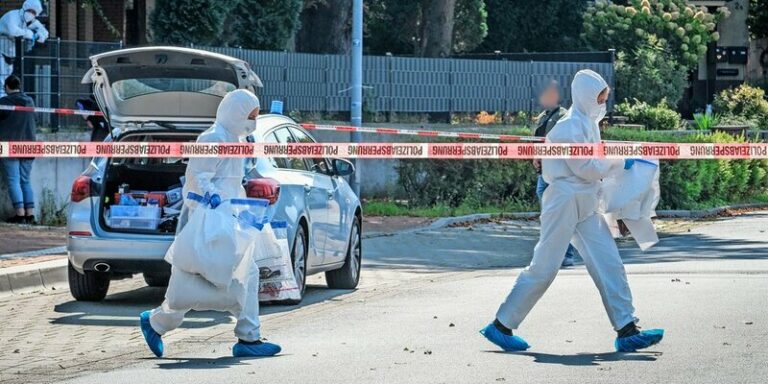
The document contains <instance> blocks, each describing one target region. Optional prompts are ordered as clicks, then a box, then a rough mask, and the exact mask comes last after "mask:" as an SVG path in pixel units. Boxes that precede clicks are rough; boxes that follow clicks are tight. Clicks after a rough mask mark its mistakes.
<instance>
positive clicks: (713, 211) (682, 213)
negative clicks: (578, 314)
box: [363, 203, 768, 239]
mask: <svg viewBox="0 0 768 384" xmlns="http://www.w3.org/2000/svg"><path fill="white" fill-rule="evenodd" d="M763 208H765V209H768V203H754V204H734V205H725V206H722V207H715V208H710V209H700V210H687V209H677V210H660V211H656V215H657V217H663V218H691V219H699V218H704V217H712V216H717V215H719V214H721V213H723V212H725V211H727V210H729V209H763ZM539 215H540V212H510V213H476V214H473V215H465V216H453V217H441V218H439V219H437V220H435V221H433V222H432V223H431V224H429V225H427V226H423V227H418V228H410V229H404V230H400V231H394V232H372V233H368V234H363V239H373V238H377V237H386V236H395V235H399V234H408V233H416V232H423V231H430V230H435V229H442V228H446V227H450V226H452V225H459V224H471V223H474V222H477V221H480V220H489V219H492V218H502V219H505V218H510V219H517V220H530V219H535V218H537V217H539Z"/></svg>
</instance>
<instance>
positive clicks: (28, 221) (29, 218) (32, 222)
mask: <svg viewBox="0 0 768 384" xmlns="http://www.w3.org/2000/svg"><path fill="white" fill-rule="evenodd" d="M24 224H29V225H37V221H35V215H29V216H24Z"/></svg>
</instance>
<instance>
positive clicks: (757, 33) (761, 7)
mask: <svg viewBox="0 0 768 384" xmlns="http://www.w3.org/2000/svg"><path fill="white" fill-rule="evenodd" d="M747 25H749V33H750V34H751V35H752V38H753V39H761V38H764V37H768V0H749V13H748V14H747Z"/></svg>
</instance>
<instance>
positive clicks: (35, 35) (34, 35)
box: [32, 32, 40, 42]
mask: <svg viewBox="0 0 768 384" xmlns="http://www.w3.org/2000/svg"><path fill="white" fill-rule="evenodd" d="M39 37H40V35H38V34H37V32H33V33H32V41H33V42H37V39H38V38H39Z"/></svg>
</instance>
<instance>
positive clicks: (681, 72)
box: [616, 36, 688, 108]
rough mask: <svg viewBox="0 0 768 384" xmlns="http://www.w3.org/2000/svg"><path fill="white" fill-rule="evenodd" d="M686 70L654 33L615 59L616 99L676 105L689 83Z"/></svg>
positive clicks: (620, 53)
mask: <svg viewBox="0 0 768 384" xmlns="http://www.w3.org/2000/svg"><path fill="white" fill-rule="evenodd" d="M687 73H688V70H687V68H685V67H684V66H681V65H678V64H677V62H676V61H675V59H674V57H672V55H671V54H670V53H668V52H666V51H665V50H664V47H663V46H662V45H661V44H660V43H659V42H658V39H656V38H655V37H654V36H648V37H647V41H646V42H645V43H644V44H642V45H641V46H639V47H637V48H635V49H634V50H632V51H631V52H619V53H618V54H617V60H616V99H617V100H626V99H631V98H633V99H637V100H640V101H642V102H645V103H648V104H650V105H658V104H661V103H664V104H667V105H668V106H669V107H673V108H674V107H675V106H676V105H677V103H678V102H679V101H680V100H681V99H682V97H683V90H684V89H685V87H686V86H687V84H688V75H687Z"/></svg>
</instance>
